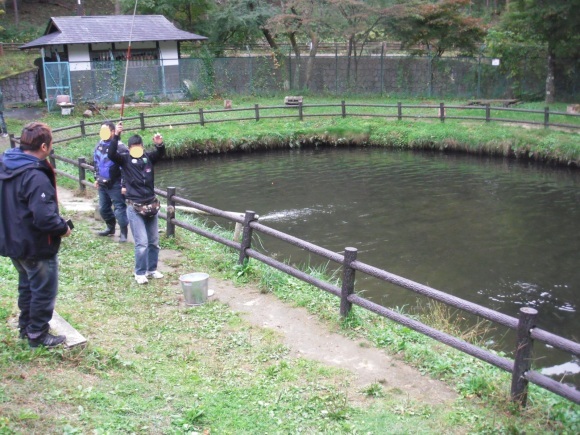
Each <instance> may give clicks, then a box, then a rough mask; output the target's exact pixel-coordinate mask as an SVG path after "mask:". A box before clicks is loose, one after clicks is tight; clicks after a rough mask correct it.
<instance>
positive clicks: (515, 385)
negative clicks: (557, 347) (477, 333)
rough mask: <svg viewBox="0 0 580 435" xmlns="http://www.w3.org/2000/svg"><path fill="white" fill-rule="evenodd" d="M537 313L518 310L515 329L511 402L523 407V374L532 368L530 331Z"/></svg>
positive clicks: (525, 384)
mask: <svg viewBox="0 0 580 435" xmlns="http://www.w3.org/2000/svg"><path fill="white" fill-rule="evenodd" d="M537 316H538V311H537V310H535V309H534V308H529V307H523V308H520V320H519V322H518V329H517V343H516V352H515V358H514V371H513V373H512V388H511V400H512V402H516V403H519V405H520V406H522V407H525V406H526V402H527V400H528V380H527V379H526V378H525V374H526V372H527V371H528V370H530V368H531V366H532V358H531V356H532V348H533V344H534V340H532V337H531V330H532V329H533V328H534V327H535V322H536V318H537Z"/></svg>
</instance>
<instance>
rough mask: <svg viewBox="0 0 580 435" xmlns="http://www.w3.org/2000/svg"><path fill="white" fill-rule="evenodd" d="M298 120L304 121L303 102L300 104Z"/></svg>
mask: <svg viewBox="0 0 580 435" xmlns="http://www.w3.org/2000/svg"><path fill="white" fill-rule="evenodd" d="M298 119H300V121H304V112H303V111H302V101H301V102H300V103H298Z"/></svg>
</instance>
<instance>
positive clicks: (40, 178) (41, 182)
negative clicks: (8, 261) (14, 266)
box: [0, 148, 68, 260]
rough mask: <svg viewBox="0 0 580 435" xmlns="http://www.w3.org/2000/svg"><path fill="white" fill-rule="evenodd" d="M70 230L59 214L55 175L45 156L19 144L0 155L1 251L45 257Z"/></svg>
mask: <svg viewBox="0 0 580 435" xmlns="http://www.w3.org/2000/svg"><path fill="white" fill-rule="evenodd" d="M67 231H68V226H67V224H66V221H65V220H64V219H63V218H62V217H61V216H60V215H59V210H58V201H57V197H56V177H55V174H54V170H53V169H52V166H50V164H49V163H48V162H47V161H46V160H39V159H37V158H36V157H34V156H31V155H28V154H26V153H23V152H22V151H21V150H20V148H14V149H10V150H8V151H6V152H5V153H4V154H3V155H1V156H0V255H2V256H4V257H11V258H19V259H39V260H40V259H46V258H50V257H52V256H54V255H56V254H57V253H58V250H59V248H60V241H61V236H63V235H65V234H66V233H67Z"/></svg>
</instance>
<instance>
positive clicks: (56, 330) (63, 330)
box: [49, 311, 87, 348]
mask: <svg viewBox="0 0 580 435" xmlns="http://www.w3.org/2000/svg"><path fill="white" fill-rule="evenodd" d="M49 326H50V329H51V331H52V332H53V334H56V335H66V341H65V342H64V343H65V346H66V347H68V348H71V347H75V346H80V345H85V344H86V343H87V339H86V338H85V337H83V336H82V335H81V333H80V332H78V331H77V330H76V329H75V328H73V327H72V326H71V324H70V323H68V322H67V321H66V320H64V319H63V318H62V317H61V316H60V315H59V314H58V313H57V312H56V311H54V312H53V314H52V320H51V321H50V322H49Z"/></svg>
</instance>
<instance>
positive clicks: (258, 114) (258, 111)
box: [254, 104, 260, 122]
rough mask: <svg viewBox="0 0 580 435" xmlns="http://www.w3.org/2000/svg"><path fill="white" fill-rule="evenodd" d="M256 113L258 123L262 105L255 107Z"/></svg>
mask: <svg viewBox="0 0 580 435" xmlns="http://www.w3.org/2000/svg"><path fill="white" fill-rule="evenodd" d="M254 111H255V112H256V122H258V121H259V120H260V105H259V104H256V105H254Z"/></svg>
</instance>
